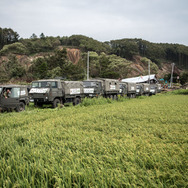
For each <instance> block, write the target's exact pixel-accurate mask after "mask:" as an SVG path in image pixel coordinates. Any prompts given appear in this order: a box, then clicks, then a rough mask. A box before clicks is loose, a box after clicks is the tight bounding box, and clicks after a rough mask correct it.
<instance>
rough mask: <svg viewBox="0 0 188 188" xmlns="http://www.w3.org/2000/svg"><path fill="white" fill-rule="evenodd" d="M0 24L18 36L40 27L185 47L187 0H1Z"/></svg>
mask: <svg viewBox="0 0 188 188" xmlns="http://www.w3.org/2000/svg"><path fill="white" fill-rule="evenodd" d="M0 27H1V28H5V27H6V28H12V29H13V30H14V31H16V32H18V34H19V35H20V37H22V38H29V37H30V36H31V35H32V34H33V33H35V34H36V35H37V36H39V35H40V34H41V33H42V32H43V33H44V34H45V35H46V36H54V37H56V36H60V37H62V36H71V35H73V34H82V35H85V36H88V37H92V38H94V39H96V40H99V41H110V40H115V39H122V38H142V39H144V40H148V41H150V42H158V43H159V42H163V43H179V44H184V45H187V46H188V0H0Z"/></svg>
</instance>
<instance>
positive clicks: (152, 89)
mask: <svg viewBox="0 0 188 188" xmlns="http://www.w3.org/2000/svg"><path fill="white" fill-rule="evenodd" d="M156 93H157V86H156V84H150V92H149V95H150V96H151V95H155V94H156Z"/></svg>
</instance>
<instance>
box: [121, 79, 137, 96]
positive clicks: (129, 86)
mask: <svg viewBox="0 0 188 188" xmlns="http://www.w3.org/2000/svg"><path fill="white" fill-rule="evenodd" d="M120 85H121V88H124V89H123V90H121V89H120V92H125V93H123V95H127V97H129V98H135V97H136V83H133V82H120ZM125 88H126V89H125Z"/></svg>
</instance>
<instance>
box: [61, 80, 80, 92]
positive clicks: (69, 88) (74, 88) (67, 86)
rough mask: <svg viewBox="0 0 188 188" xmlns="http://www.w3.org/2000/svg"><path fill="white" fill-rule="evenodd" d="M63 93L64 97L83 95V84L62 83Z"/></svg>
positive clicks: (74, 82)
mask: <svg viewBox="0 0 188 188" xmlns="http://www.w3.org/2000/svg"><path fill="white" fill-rule="evenodd" d="M61 83H62V87H63V93H64V94H65V95H80V94H83V93H84V91H83V83H82V82H80V81H62V82H61Z"/></svg>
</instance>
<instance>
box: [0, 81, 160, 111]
mask: <svg viewBox="0 0 188 188" xmlns="http://www.w3.org/2000/svg"><path fill="white" fill-rule="evenodd" d="M160 91H161V85H160V84H152V85H149V84H144V83H142V84H136V83H128V82H120V81H118V80H115V79H93V80H85V81H64V80H61V79H44V80H37V81H33V82H32V85H31V88H30V91H29V94H28V88H27V86H20V85H1V86H0V109H1V110H2V111H4V110H7V111H9V110H16V111H18V112H19V111H23V110H25V105H28V104H29V99H30V100H31V99H32V100H33V102H34V104H35V106H38V107H42V106H43V105H44V104H51V105H52V107H53V108H56V107H58V105H61V104H64V103H72V104H73V105H77V104H79V103H80V102H81V100H82V99H83V98H84V97H99V96H102V97H105V98H111V99H117V98H118V95H120V96H122V97H128V98H135V97H136V95H137V96H139V95H146V96H149V95H153V94H156V93H158V92H160ZM28 95H29V96H28Z"/></svg>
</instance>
